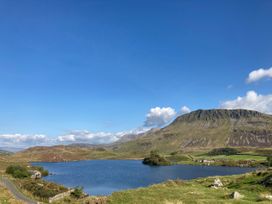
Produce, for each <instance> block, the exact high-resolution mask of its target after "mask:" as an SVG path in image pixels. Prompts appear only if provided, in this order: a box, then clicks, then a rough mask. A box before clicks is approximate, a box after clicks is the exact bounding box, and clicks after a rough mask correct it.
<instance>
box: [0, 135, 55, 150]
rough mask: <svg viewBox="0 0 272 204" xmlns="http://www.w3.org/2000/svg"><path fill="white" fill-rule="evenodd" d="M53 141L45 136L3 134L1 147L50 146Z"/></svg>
mask: <svg viewBox="0 0 272 204" xmlns="http://www.w3.org/2000/svg"><path fill="white" fill-rule="evenodd" d="M50 142H51V141H50V139H48V138H47V137H46V136H45V135H41V134H35V135H25V134H1V135H0V144H1V146H17V147H25V146H34V145H43V144H49V143H50Z"/></svg>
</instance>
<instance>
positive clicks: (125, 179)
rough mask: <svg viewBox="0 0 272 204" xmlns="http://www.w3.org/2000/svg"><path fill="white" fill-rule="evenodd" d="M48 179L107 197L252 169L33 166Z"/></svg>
mask: <svg viewBox="0 0 272 204" xmlns="http://www.w3.org/2000/svg"><path fill="white" fill-rule="evenodd" d="M32 164H33V165H37V166H43V167H44V168H45V169H47V170H48V171H49V172H50V173H52V175H49V176H47V177H45V178H44V179H45V180H48V181H52V182H55V183H59V184H62V185H64V186H67V187H76V186H82V187H84V191H85V192H86V193H88V194H90V195H109V194H111V193H112V192H115V191H120V190H125V189H132V188H138V187H144V186H148V185H151V184H155V183H160V182H163V181H166V180H169V179H194V178H198V177H206V176H216V175H218V176H223V175H232V174H241V173H245V172H249V171H252V170H254V169H252V168H239V167H221V166H192V165H174V166H160V167H151V166H147V165H143V164H142V161H139V160H90V161H73V162H55V163H49V162H34V163H32Z"/></svg>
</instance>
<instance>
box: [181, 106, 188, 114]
mask: <svg viewBox="0 0 272 204" xmlns="http://www.w3.org/2000/svg"><path fill="white" fill-rule="evenodd" d="M180 112H181V114H182V115H183V114H186V113H190V112H191V109H190V108H188V107H187V106H183V107H182V108H181V109H180Z"/></svg>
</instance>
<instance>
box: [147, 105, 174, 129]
mask: <svg viewBox="0 0 272 204" xmlns="http://www.w3.org/2000/svg"><path fill="white" fill-rule="evenodd" d="M175 115H176V111H175V110H174V109H173V108H171V107H162V108H160V107H156V108H151V109H150V110H149V113H147V115H146V120H145V126H146V127H151V126H156V127H161V126H163V125H165V124H167V123H168V122H170V121H171V120H172V119H173V118H174V116H175Z"/></svg>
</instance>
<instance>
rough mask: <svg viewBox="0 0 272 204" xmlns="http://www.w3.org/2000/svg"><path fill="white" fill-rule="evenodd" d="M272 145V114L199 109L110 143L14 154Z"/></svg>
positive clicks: (128, 154) (90, 155)
mask: <svg viewBox="0 0 272 204" xmlns="http://www.w3.org/2000/svg"><path fill="white" fill-rule="evenodd" d="M226 146H228V147H258V148H269V147H270V148H271V147H272V115H267V114H263V113H260V112H257V111H251V110H241V109H238V110H225V109H212V110H197V111H193V112H191V113H188V114H185V115H182V116H179V117H178V118H176V119H175V120H174V121H173V122H172V123H171V124H170V125H168V126H166V127H164V128H161V129H152V130H150V131H148V132H145V133H142V134H138V135H127V136H126V137H124V138H123V139H122V140H120V141H118V142H116V143H113V144H110V145H109V144H107V145H90V144H71V145H58V146H51V147H32V148H29V149H26V150H23V151H21V152H18V153H16V154H14V155H12V157H13V158H14V159H16V160H18V161H19V160H20V161H24V160H27V161H71V160H87V159H101V158H102V159H127V158H142V157H144V156H145V155H147V154H149V152H150V151H151V150H159V151H160V152H164V153H171V152H175V151H197V150H201V149H213V148H216V147H226Z"/></svg>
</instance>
